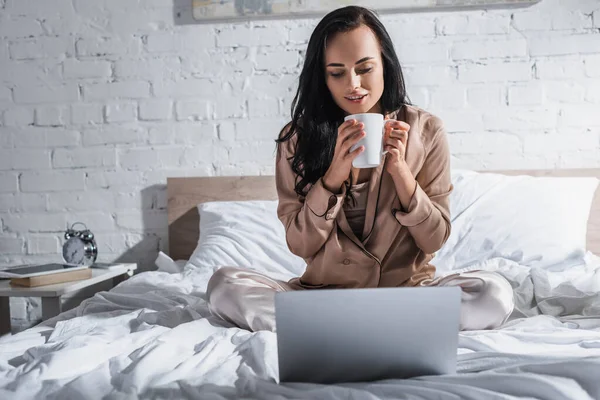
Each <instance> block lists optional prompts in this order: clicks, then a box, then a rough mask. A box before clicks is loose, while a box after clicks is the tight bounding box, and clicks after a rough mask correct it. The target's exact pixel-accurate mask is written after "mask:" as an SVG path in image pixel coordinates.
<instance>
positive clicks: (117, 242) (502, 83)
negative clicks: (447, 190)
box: [0, 0, 600, 326]
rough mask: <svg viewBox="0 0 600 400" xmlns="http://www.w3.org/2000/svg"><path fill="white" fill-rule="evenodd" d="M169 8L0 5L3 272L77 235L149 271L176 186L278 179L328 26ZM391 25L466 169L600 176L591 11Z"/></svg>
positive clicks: (465, 16) (599, 89)
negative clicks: (311, 56) (281, 151)
mask: <svg viewBox="0 0 600 400" xmlns="http://www.w3.org/2000/svg"><path fill="white" fill-rule="evenodd" d="M175 4H178V5H176V6H174V5H173V0H152V1H149V0H146V1H141V2H137V1H124V0H96V1H89V0H46V1H43V2H39V1H33V0H0V39H1V41H0V146H1V149H0V266H5V265H14V264H19V263H27V262H44V261H51V260H60V248H61V245H62V232H63V231H64V229H65V227H66V226H67V224H72V223H73V222H76V221H83V222H85V223H86V224H87V225H88V227H89V228H91V229H92V231H94V233H95V234H96V235H97V238H98V243H99V248H100V258H101V259H103V260H115V259H117V258H119V257H126V258H128V259H135V260H138V261H139V262H140V263H141V269H142V270H144V269H148V268H152V266H153V265H152V264H153V263H152V262H153V260H154V258H155V255H156V252H157V251H158V249H165V248H166V228H167V220H166V192H165V182H166V177H167V176H183V175H185V176H189V175H198V176H202V175H253V174H272V173H273V172H274V171H273V160H274V149H275V147H274V143H273V139H274V138H275V137H276V135H277V134H278V132H279V129H280V128H281V127H282V126H283V124H284V123H285V122H286V121H287V120H288V118H289V107H290V103H291V100H292V97H293V95H294V91H295V88H296V82H297V80H296V79H297V75H298V73H299V70H300V68H301V65H302V57H303V54H304V51H305V47H306V44H307V41H308V38H309V35H310V33H311V31H312V29H313V27H314V26H315V24H316V23H317V19H302V20H276V21H253V22H242V23H234V24H230V23H227V24H225V23H223V24H188V23H184V21H189V20H190V19H191V17H190V12H191V11H190V10H189V5H187V2H175ZM183 4H186V5H185V6H183ZM173 7H178V9H177V10H173ZM179 12H180V13H182V14H183V15H184V17H181V18H177V17H176V16H177V14H178V13H179ZM179 19H181V21H179ZM383 21H384V23H385V25H386V26H387V27H388V29H389V32H390V34H391V35H392V37H393V39H394V41H395V45H396V48H397V50H398V53H399V57H400V59H401V61H402V62H403V64H404V69H405V75H406V79H407V84H408V88H409V94H410V96H411V99H412V100H413V102H414V103H415V104H416V105H418V106H421V107H424V108H426V109H428V110H430V111H432V112H434V113H436V114H438V115H439V116H440V117H442V118H443V119H444V121H445V124H446V126H447V129H448V132H449V137H450V144H451V150H452V153H453V162H454V163H455V165H456V166H457V167H464V168H477V169H496V168H503V169H510V168H552V167H561V168H573V167H600V112H598V111H600V108H599V107H600V3H599V2H598V1H597V0H572V1H568V2H567V1H563V0H542V1H541V3H540V4H538V5H536V6H534V7H530V8H528V9H520V10H514V9H513V10H494V11H486V10H474V11H469V12H448V13H418V14H399V15H384V16H383ZM35 305H36V303H35V302H34V303H31V302H28V303H26V302H24V301H21V302H15V303H14V304H13V311H14V313H15V315H14V316H15V317H16V320H17V321H16V322H17V325H18V326H27V325H28V324H29V323H30V322H27V321H28V320H31V319H35V318H39V310H38V309H37V308H36V307H35Z"/></svg>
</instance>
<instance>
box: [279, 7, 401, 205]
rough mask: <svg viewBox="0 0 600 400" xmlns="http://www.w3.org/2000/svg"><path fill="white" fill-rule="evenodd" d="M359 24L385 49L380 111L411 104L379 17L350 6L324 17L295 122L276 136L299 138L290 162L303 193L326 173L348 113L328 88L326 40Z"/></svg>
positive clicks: (309, 58) (296, 99)
mask: <svg viewBox="0 0 600 400" xmlns="http://www.w3.org/2000/svg"><path fill="white" fill-rule="evenodd" d="M361 25H366V26H367V27H369V28H370V29H371V30H372V31H373V33H374V34H375V36H376V37H377V39H378V40H379V44H380V47H381V58H382V60H383V80H384V89H383V94H382V96H381V99H380V100H379V103H380V106H381V111H382V113H384V115H385V114H387V113H390V112H394V111H397V110H399V109H400V108H401V107H402V106H403V105H404V104H409V99H408V96H407V94H406V87H405V83H404V76H403V74H402V68H401V66H400V61H398V57H397V55H396V51H395V50H394V45H393V43H392V39H391V38H390V35H389V34H388V32H387V30H386V29H385V27H384V26H383V24H382V23H381V22H380V21H379V19H378V18H377V16H376V15H375V14H374V13H373V12H372V11H370V10H368V9H366V8H363V7H357V6H348V7H343V8H339V9H337V10H335V11H332V12H330V13H329V14H327V15H326V16H325V17H323V19H322V20H321V21H320V22H319V24H318V25H317V26H316V28H315V30H314V31H313V33H312V35H311V36H310V40H309V42H308V48H307V49H306V56H305V60H304V66H303V67H302V72H301V73H300V78H299V83H298V90H297V92H296V95H295V97H294V100H293V102H292V107H291V115H292V121H291V122H290V124H288V125H287V126H286V127H285V128H284V129H283V130H282V131H281V132H280V135H279V138H278V139H277V140H276V142H277V143H283V142H285V141H287V140H290V139H291V137H292V136H293V135H294V134H296V135H297V136H298V138H297V144H296V149H295V152H294V156H293V157H292V163H291V164H292V170H293V171H294V173H295V174H296V175H297V179H296V186H295V188H294V190H295V192H296V193H297V194H298V195H299V196H304V195H306V193H305V192H304V190H305V188H306V186H307V185H308V184H314V183H315V182H316V181H317V180H318V179H319V178H321V177H323V175H325V172H327V169H328V168H329V166H330V165H331V161H332V159H333V154H334V150H335V145H336V140H337V129H338V127H339V125H340V124H341V123H343V120H344V111H343V110H342V109H341V108H340V107H339V106H338V105H337V104H336V103H335V101H334V100H333V97H332V96H331V93H330V91H329V88H328V87H327V82H326V76H325V46H326V43H327V40H328V39H329V38H332V37H333V36H334V35H336V34H337V33H340V32H348V31H351V30H353V29H355V28H358V27H360V26H361ZM288 127H289V129H287V128H288ZM286 129H287V130H286ZM284 132H285V134H284ZM347 192H349V191H347Z"/></svg>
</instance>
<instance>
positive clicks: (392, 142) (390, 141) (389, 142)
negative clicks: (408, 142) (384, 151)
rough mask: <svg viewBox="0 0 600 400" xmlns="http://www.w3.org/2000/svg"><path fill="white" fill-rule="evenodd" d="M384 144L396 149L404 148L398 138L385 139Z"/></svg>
mask: <svg viewBox="0 0 600 400" xmlns="http://www.w3.org/2000/svg"><path fill="white" fill-rule="evenodd" d="M385 145H386V146H392V147H394V148H396V149H402V148H404V143H402V142H401V141H400V140H399V139H388V140H386V141H385Z"/></svg>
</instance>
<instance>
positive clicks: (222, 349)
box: [0, 254, 600, 400]
mask: <svg viewBox="0 0 600 400" xmlns="http://www.w3.org/2000/svg"><path fill="white" fill-rule="evenodd" d="M479 267H484V268H486V269H492V270H496V271H498V272H500V273H502V274H503V275H504V276H506V277H507V278H509V280H510V281H511V283H512V285H513V287H514V288H515V293H516V294H517V308H518V309H517V310H516V311H515V313H514V315H513V318H512V319H511V320H510V321H509V323H507V324H506V325H505V326H504V327H502V328H501V329H497V330H492V331H474V332H462V333H461V334H460V340H459V356H458V373H457V374H456V375H449V376H433V377H421V378H415V379H407V380H388V381H382V382H376V383H355V384H344V385H314V384H285V385H279V384H278V383H277V378H278V372H277V371H278V370H277V346H276V336H275V334H274V333H271V332H257V333H251V332H248V331H244V330H241V329H238V328H235V327H231V326H229V325H228V324H226V323H224V322H222V321H220V320H218V319H216V318H214V317H212V316H210V313H209V312H208V309H207V306H206V302H205V301H204V293H205V289H206V284H207V281H208V278H209V277H210V275H211V274H212V272H213V269H211V268H206V269H184V270H183V271H182V272H175V273H169V272H162V271H156V272H144V273H141V274H139V275H136V276H134V277H132V278H131V279H129V280H127V281H125V282H123V283H121V284H120V285H119V286H117V287H116V288H114V289H113V290H111V291H110V292H102V293H99V294H97V295H95V296H94V297H93V298H91V299H88V300H86V301H84V302H83V303H82V304H81V305H80V306H79V307H77V308H76V309H74V310H70V311H67V312H65V313H63V314H61V315H59V316H58V317H56V318H54V319H52V320H50V321H47V322H46V323H44V324H43V325H39V326H37V327H34V328H31V329H29V330H27V331H24V332H21V333H19V334H16V335H13V336H9V337H5V338H2V339H1V340H0V398H1V399H34V398H36V399H39V398H44V399H100V398H102V399H129V398H151V399H154V398H156V399H159V398H160V399H165V398H198V399H233V398H259V399H269V398H277V399H288V398H294V399H309V398H310V399H315V398H318V399H555V400H565V399H578V400H584V399H600V317H599V315H600V295H599V293H600V258H598V257H595V256H592V255H591V254H587V255H585V256H582V257H573V258H572V259H570V260H567V261H565V262H563V263H561V264H557V265H555V266H553V267H551V268H549V269H543V270H542V269H534V270H532V269H530V268H529V267H524V266H520V265H519V264H517V263H515V262H514V261H510V260H506V259H493V260H489V261H487V262H486V263H485V264H484V265H480V266H479ZM532 271H533V272H532Z"/></svg>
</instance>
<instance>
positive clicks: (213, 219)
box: [185, 201, 306, 280]
mask: <svg viewBox="0 0 600 400" xmlns="http://www.w3.org/2000/svg"><path fill="white" fill-rule="evenodd" d="M277 203H278V202H277V201H215V202H207V203H202V204H200V205H198V212H199V214H200V238H199V241H198V246H197V247H196V249H195V250H194V253H193V254H192V256H191V257H190V260H189V261H188V263H187V264H186V267H185V268H212V269H217V268H218V267H223V266H233V267H243V268H249V269H252V270H255V271H258V272H262V273H265V274H267V275H268V276H270V277H272V278H275V279H282V280H287V279H289V278H292V277H295V276H299V275H301V274H302V273H303V272H304V270H305V268H306V263H305V262H304V260H303V259H302V258H300V257H298V256H296V255H294V254H293V253H292V252H291V251H290V250H289V249H288V247H287V244H286V241H285V230H284V227H283V224H282V223H281V221H279V219H278V218H277Z"/></svg>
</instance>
